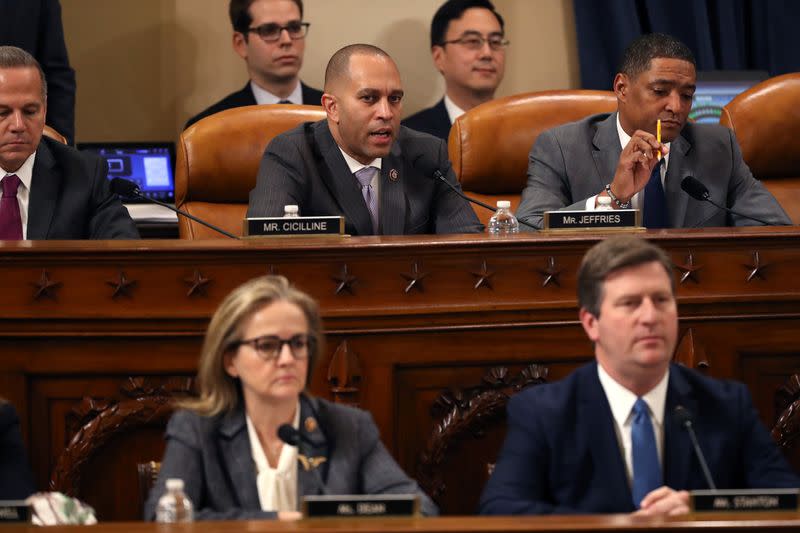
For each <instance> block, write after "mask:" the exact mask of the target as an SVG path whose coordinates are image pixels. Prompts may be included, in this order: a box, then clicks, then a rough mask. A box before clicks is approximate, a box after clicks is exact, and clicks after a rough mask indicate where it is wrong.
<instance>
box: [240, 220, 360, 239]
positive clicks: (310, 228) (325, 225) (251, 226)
mask: <svg viewBox="0 0 800 533" xmlns="http://www.w3.org/2000/svg"><path fill="white" fill-rule="evenodd" d="M294 235H344V217H327V216H326V217H260V218H256V217H253V218H246V219H244V236H245V237H288V236H294Z"/></svg>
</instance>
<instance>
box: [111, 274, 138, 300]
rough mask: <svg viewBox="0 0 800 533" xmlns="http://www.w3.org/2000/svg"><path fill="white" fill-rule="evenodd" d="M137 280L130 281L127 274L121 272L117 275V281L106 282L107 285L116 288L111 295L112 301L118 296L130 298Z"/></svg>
mask: <svg viewBox="0 0 800 533" xmlns="http://www.w3.org/2000/svg"><path fill="white" fill-rule="evenodd" d="M136 283H137V282H136V280H132V279H128V277H127V276H126V275H125V272H123V271H122V270H120V271H119V272H118V273H117V279H115V280H110V281H106V285H109V286H111V287H114V292H113V293H112V294H111V298H112V299H116V298H117V296H127V297H128V298H130V296H131V294H130V292H129V291H130V290H131V289H133V288H134V287H135V286H136Z"/></svg>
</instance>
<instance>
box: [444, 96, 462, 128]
mask: <svg viewBox="0 0 800 533" xmlns="http://www.w3.org/2000/svg"><path fill="white" fill-rule="evenodd" d="M444 108H445V109H447V115H448V116H449V117H450V125H451V126H452V125H453V122H455V121H456V119H457V118H458V117H460V116H461V115H463V114H464V113H466V111H464V110H463V109H461V108H460V107H458V106H457V105H456V103H455V102H453V101H452V100H451V99H450V97H449V96H447V95H444Z"/></svg>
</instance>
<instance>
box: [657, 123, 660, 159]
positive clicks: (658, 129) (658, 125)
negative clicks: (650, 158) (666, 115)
mask: <svg viewBox="0 0 800 533" xmlns="http://www.w3.org/2000/svg"><path fill="white" fill-rule="evenodd" d="M656 140H657V141H658V144H661V119H658V122H656ZM658 160H659V161H661V150H659V151H658Z"/></svg>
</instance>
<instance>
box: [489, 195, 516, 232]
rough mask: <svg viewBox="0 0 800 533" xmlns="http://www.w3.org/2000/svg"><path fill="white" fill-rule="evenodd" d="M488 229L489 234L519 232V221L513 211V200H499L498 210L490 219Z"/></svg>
mask: <svg viewBox="0 0 800 533" xmlns="http://www.w3.org/2000/svg"><path fill="white" fill-rule="evenodd" d="M486 231H487V232H488V233H489V235H506V234H508V233H519V221H518V220H517V217H515V216H514V214H513V213H512V212H511V202H509V201H508V200H498V201H497V211H496V212H495V214H494V215H493V216H492V218H490V219H489V226H488V227H487V228H486Z"/></svg>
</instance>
